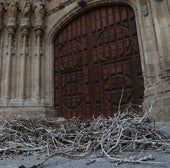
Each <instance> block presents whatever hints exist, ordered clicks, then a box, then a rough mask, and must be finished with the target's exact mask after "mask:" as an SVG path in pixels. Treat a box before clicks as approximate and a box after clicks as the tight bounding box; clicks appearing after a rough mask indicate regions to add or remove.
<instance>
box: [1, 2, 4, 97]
mask: <svg viewBox="0 0 170 168" xmlns="http://www.w3.org/2000/svg"><path fill="white" fill-rule="evenodd" d="M3 13H4V6H3V3H2V2H0V98H1V96H2V66H3V64H2V62H3V61H2V46H1V45H2V44H1V42H2V37H1V35H2V29H3V23H2V22H3Z"/></svg>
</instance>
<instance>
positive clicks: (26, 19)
mask: <svg viewBox="0 0 170 168" xmlns="http://www.w3.org/2000/svg"><path fill="white" fill-rule="evenodd" d="M21 11H22V19H21V25H20V28H21V33H22V49H21V65H20V66H21V70H20V94H19V96H20V98H21V99H25V98H26V97H25V87H26V85H25V82H26V74H25V73H26V57H27V56H28V35H29V29H30V14H31V4H30V2H29V0H26V1H25V3H24V5H23V8H22V10H21Z"/></svg>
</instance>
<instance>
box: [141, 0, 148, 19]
mask: <svg viewBox="0 0 170 168" xmlns="http://www.w3.org/2000/svg"><path fill="white" fill-rule="evenodd" d="M140 4H141V12H142V14H143V16H145V17H146V16H148V14H149V9H148V2H147V0H140Z"/></svg>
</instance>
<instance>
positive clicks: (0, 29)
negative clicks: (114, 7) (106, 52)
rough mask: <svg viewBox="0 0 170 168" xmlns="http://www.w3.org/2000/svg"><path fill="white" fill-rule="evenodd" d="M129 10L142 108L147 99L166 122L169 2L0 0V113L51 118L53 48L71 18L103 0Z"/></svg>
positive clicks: (169, 81)
mask: <svg viewBox="0 0 170 168" xmlns="http://www.w3.org/2000/svg"><path fill="white" fill-rule="evenodd" d="M114 3H115V4H119V3H124V4H127V5H129V6H131V7H132V8H133V10H134V12H135V16H136V25H137V32H138V41H139V46H140V56H141V64H142V71H143V77H144V82H145V97H144V102H143V107H144V109H148V108H149V105H150V104H151V103H152V102H153V109H152V113H153V116H154V117H155V118H156V119H157V120H159V121H170V1H169V0H84V2H83V1H81V0H44V1H43V0H35V1H33V0H4V1H2V0H1V2H0V37H1V38H0V115H1V116H2V117H5V118H11V117H12V118H13V117H36V116H38V117H43V116H46V114H48V116H53V115H54V114H55V113H57V112H55V111H54V81H53V80H54V77H53V76H54V74H53V71H54V63H53V62H54V46H53V41H54V38H55V36H56V34H57V33H59V31H60V30H61V28H62V27H64V26H65V25H66V24H67V23H68V22H69V21H71V20H72V19H73V18H74V17H75V16H77V15H79V14H80V13H83V12H84V11H86V10H88V9H90V8H93V7H96V6H98V5H105V4H114Z"/></svg>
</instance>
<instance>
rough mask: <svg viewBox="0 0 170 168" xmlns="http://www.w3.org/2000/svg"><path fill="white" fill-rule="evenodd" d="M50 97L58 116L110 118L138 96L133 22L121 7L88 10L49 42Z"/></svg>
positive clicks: (138, 100) (139, 78) (139, 82)
mask: <svg viewBox="0 0 170 168" xmlns="http://www.w3.org/2000/svg"><path fill="white" fill-rule="evenodd" d="M54 66H55V73H54V78H55V83H54V87H55V90H54V92H55V93H54V98H55V108H56V111H57V114H58V116H63V117H66V118H70V117H72V116H81V117H83V118H91V117H92V116H93V115H94V116H97V115H99V114H103V115H107V116H108V115H113V113H115V112H117V110H118V106H119V103H120V100H121V105H122V106H124V105H126V104H128V103H135V104H141V103H142V100H143V94H144V86H143V77H142V70H141V63H140V54H139V46H138V39H137V31H136V23H135V16H134V12H133V10H132V9H131V8H130V7H129V6H126V5H109V6H101V7H97V8H93V9H91V10H89V11H87V12H85V13H83V14H81V15H80V16H78V17H77V18H75V19H74V20H72V21H71V22H70V23H69V24H67V25H66V26H65V27H64V29H62V30H61V31H60V32H59V34H58V35H57V37H56V39H55V65H54Z"/></svg>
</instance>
